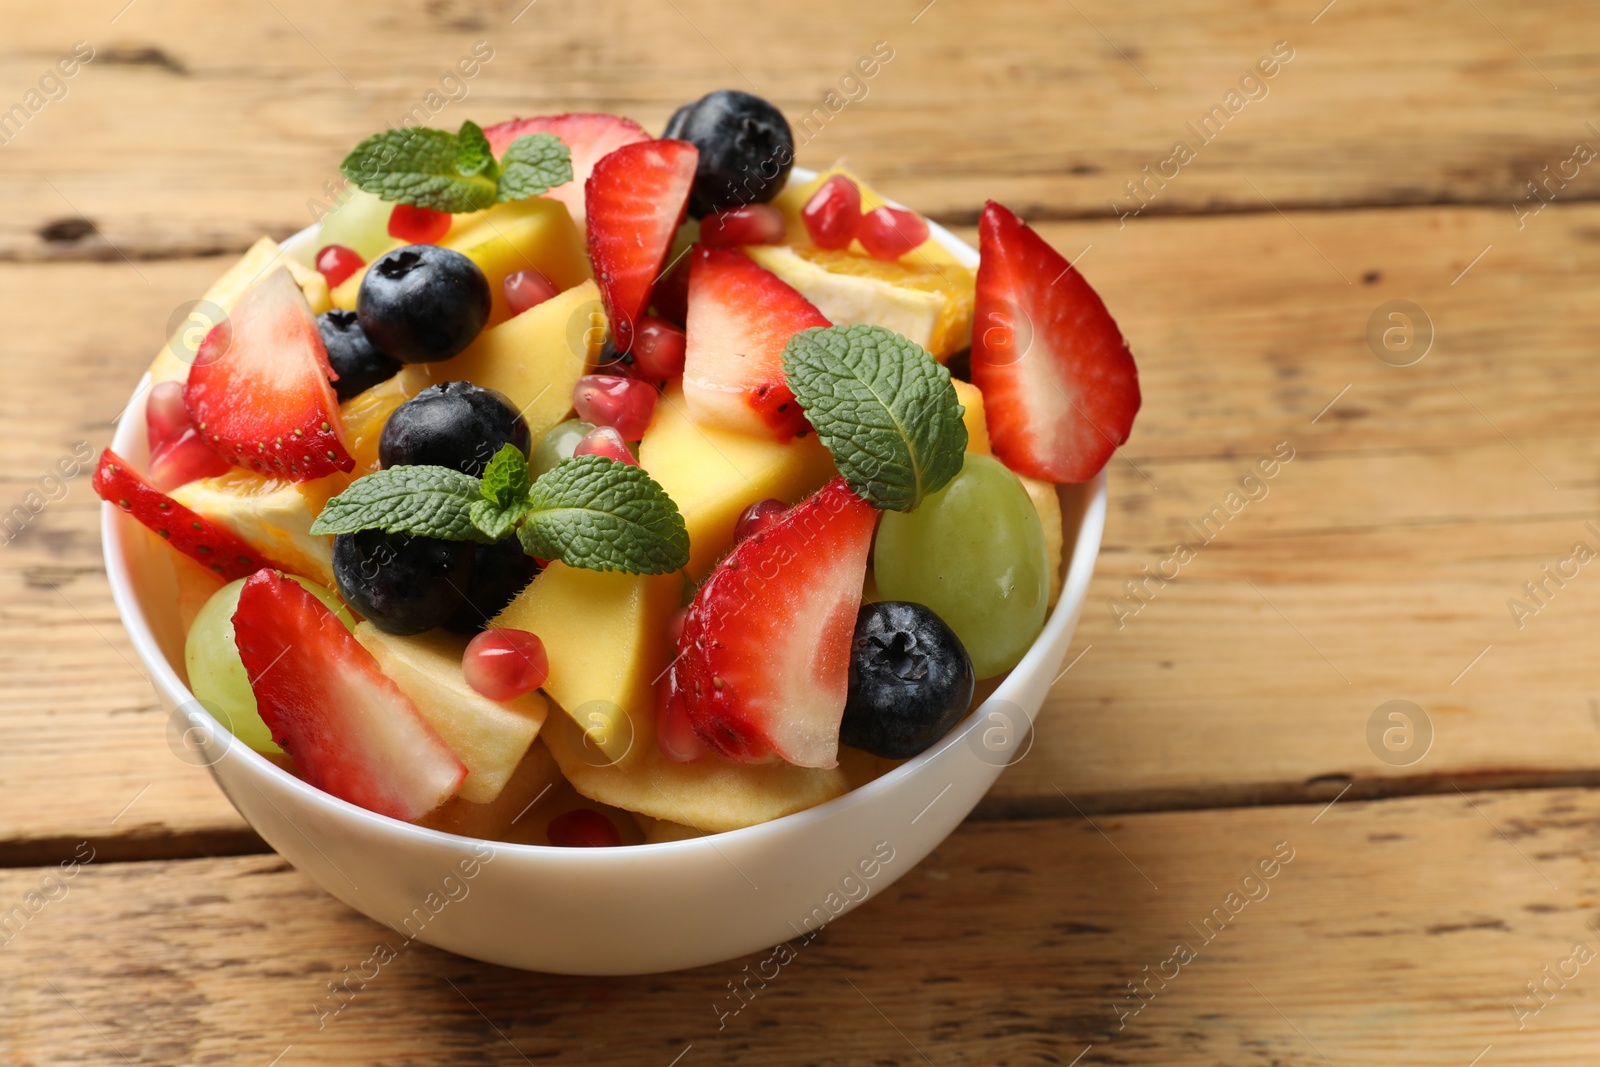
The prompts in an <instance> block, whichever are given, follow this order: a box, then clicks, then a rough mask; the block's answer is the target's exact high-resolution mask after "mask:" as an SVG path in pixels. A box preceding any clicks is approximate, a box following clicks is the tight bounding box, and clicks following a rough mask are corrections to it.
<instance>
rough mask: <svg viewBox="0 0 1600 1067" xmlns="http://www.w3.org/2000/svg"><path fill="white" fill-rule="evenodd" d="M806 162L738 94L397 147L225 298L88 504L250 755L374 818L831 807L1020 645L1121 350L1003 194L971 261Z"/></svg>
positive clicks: (650, 835) (715, 828)
mask: <svg viewBox="0 0 1600 1067" xmlns="http://www.w3.org/2000/svg"><path fill="white" fill-rule="evenodd" d="M793 156H794V139H793V135H792V131H791V129H790V127H789V124H788V123H787V121H786V120H785V119H784V117H783V115H782V114H781V113H780V112H779V111H778V110H777V109H776V108H774V107H773V106H772V105H771V104H769V103H767V102H766V101H764V100H762V99H760V98H759V97H756V96H752V95H750V94H748V93H742V92H733V91H718V92H713V93H710V94H709V95H707V96H705V97H703V98H702V99H700V100H697V101H693V102H691V103H688V104H685V105H684V106H683V107H682V108H680V109H678V111H677V112H676V113H675V114H674V115H673V116H672V118H671V120H670V122H669V123H668V124H667V126H666V129H665V130H664V132H663V135H662V136H661V137H654V136H652V135H651V134H649V133H648V132H646V131H645V130H644V129H642V128H641V127H640V126H638V125H637V124H635V123H633V122H631V121H629V120H628V119H625V118H620V117H617V116H612V115H601V114H566V115H554V116H542V117H536V118H520V119H512V120H509V121H506V122H501V123H499V124H497V125H492V126H488V127H486V128H485V127H479V126H478V125H476V124H475V123H472V122H467V123H464V124H463V125H462V126H461V128H460V129H459V130H457V131H454V132H451V131H448V130H435V129H424V128H406V129H390V130H387V131H384V132H383V133H379V134H377V135H375V136H373V137H370V138H368V139H367V140H365V141H363V142H362V143H361V144H359V145H358V146H356V147H355V148H354V149H353V150H352V151H351V152H350V154H349V156H348V157H347V158H346V159H345V160H344V163H343V166H342V171H343V174H344V175H345V177H346V178H347V179H348V182H349V187H348V189H347V191H346V193H345V194H344V195H343V196H342V197H341V198H340V199H339V200H338V201H337V202H336V206H335V208H334V210H333V211H332V212H331V213H330V214H329V215H328V216H327V217H326V218H324V219H323V220H321V222H320V225H319V226H318V227H317V229H316V230H315V232H314V236H313V239H312V240H311V242H310V244H309V245H307V246H306V247H305V251H304V252H303V253H299V252H296V253H289V252H286V251H285V250H283V249H281V248H280V247H279V246H277V245H276V244H275V243H273V242H271V241H269V240H265V239H263V240H262V241H261V242H260V243H259V244H258V245H257V246H256V247H254V248H252V249H251V250H250V251H249V252H248V253H247V254H246V255H245V257H244V258H243V260H241V261H240V262H239V263H238V264H236V265H235V266H234V267H233V268H232V269H231V270H229V271H228V272H227V273H226V274H225V275H224V276H223V278H222V279H220V280H219V281H218V282H217V284H216V285H215V286H214V287H213V289H212V290H211V292H210V293H208V294H207V300H208V301H209V302H210V304H212V305H214V306H216V307H217V308H219V309H221V311H223V312H225V315H224V316H223V317H221V321H220V322H218V323H217V324H216V325H215V326H213V327H212V328H210V329H209V331H207V332H205V333H204V334H203V336H201V337H199V338H194V337H191V336H187V335H184V334H181V333H180V334H179V335H178V336H175V337H174V338H173V339H172V340H171V341H170V342H169V343H168V344H167V345H166V346H165V347H164V348H163V349H162V352H161V354H160V355H158V357H157V359H156V362H155V364H154V365H153V366H152V367H151V372H150V376H149V382H150V384H149V387H148V390H147V392H146V394H145V414H146V423H147V429H148V438H149V445H150V452H149V460H148V462H147V463H145V464H143V469H138V467H136V466H135V465H134V464H130V463H129V462H127V461H126V460H124V459H123V458H122V457H120V456H118V455H117V454H115V453H113V452H111V451H109V450H108V451H107V452H106V453H105V454H104V455H103V456H102V457H101V460H100V464H99V467H98V470H97V472H96V475H95V479H94V484H95V487H96V489H97V491H98V492H99V493H100V495H101V496H102V497H104V498H105V499H106V500H107V501H109V502H110V503H111V504H113V505H114V506H115V507H117V508H119V509H121V510H122V511H123V512H126V513H127V514H128V515H130V516H131V517H132V518H133V519H135V520H137V521H138V522H140V523H142V524H143V525H144V526H146V527H148V529H149V531H150V532H151V536H152V537H157V538H160V539H162V540H164V541H165V542H166V543H167V545H168V546H170V547H171V548H172V549H174V550H176V551H175V552H173V553H170V554H167V555H166V556H163V557H161V558H166V559H170V560H171V563H172V566H173V567H174V569H175V573H176V576H177V588H178V590H179V597H178V611H179V614H180V616H181V621H182V623H183V625H184V626H185V628H186V633H187V642H186V646H185V654H184V664H183V666H184V669H185V670H186V673H187V680H188V683H189V686H190V688H191V689H192V691H193V693H194V695H195V697H196V699H197V700H198V701H200V703H201V704H202V705H204V706H205V707H206V708H207V709H208V710H209V711H210V712H211V714H212V715H213V716H214V717H215V718H216V719H217V720H218V721H219V722H220V723H221V724H222V725H223V726H224V727H225V728H226V729H227V731H228V732H229V734H230V735H231V739H232V742H234V743H238V744H242V745H246V746H249V747H250V748H251V749H254V750H256V751H257V752H259V753H261V754H263V755H265V756H266V757H267V758H268V759H270V760H272V761H274V762H275V763H277V764H278V765H279V766H280V767H281V768H283V770H284V771H285V772H287V773H292V774H295V775H297V776H299V777H300V778H302V779H303V780H304V781H306V782H308V783H310V784H311V785H313V786H315V787H317V788H319V789H322V790H325V791H326V792H328V793H330V794H333V795H334V796H337V797H339V798H341V799H343V800H345V801H348V802H350V803H352V804H356V805H359V806H361V807H363V808H366V809H369V810H371V811H374V812H377V813H380V814H382V815H386V816H389V817H392V818H395V819H400V820H405V821H410V822H417V823H421V824H423V825H426V826H430V827H434V828H438V829H444V830H449V831H452V832H455V833H461V834H467V835H472V836H478V837H485V838H491V839H497V840H508V841H523V842H532V843H539V844H554V845H567V846H573V847H594V846H616V845H625V844H633V843H639V842H654V841H666V840H673V839H678V838H683V837H690V836H697V835H701V834H707V833H717V832H722V831H727V830H732V829H737V828H739V827H744V826H750V825H754V824H757V823H761V822H764V821H767V820H770V819H774V818H778V817H781V816H783V815H787V814H790V813H793V812H796V811H799V810H802V809H804V808H807V807H810V806H812V805H815V804H818V803H821V802H824V801H826V800H829V799H831V798H833V797H837V796H839V795H841V794H842V793H844V792H846V791H848V790H849V789H851V788H854V787H856V786H859V785H861V784H862V783H863V782H865V781H868V780H870V779H871V778H873V777H875V776H876V775H879V774H882V773H884V772H885V771H886V770H888V769H890V768H892V767H894V766H896V765H897V763H898V762H899V761H902V760H906V759H909V758H911V757H913V756H916V755H917V754H918V753H920V752H923V751H925V750H927V749H928V748H929V747H930V746H932V745H934V744H936V743H937V742H938V741H939V740H940V739H941V738H942V737H944V736H945V735H946V733H947V732H948V731H950V730H951V729H952V728H953V727H954V726H955V725H956V724H957V723H958V722H960V721H961V720H962V719H964V718H965V717H966V716H967V714H968V713H969V711H970V710H971V709H972V707H973V706H974V704H975V694H978V693H982V692H987V691H988V690H989V688H990V687H991V686H992V684H993V683H994V681H996V680H998V679H999V678H1001V677H1002V676H1004V675H1005V674H1006V672H1008V671H1009V670H1011V669H1012V668H1013V667H1014V666H1015V665H1016V664H1017V662H1018V661H1019V660H1020V659H1021V658H1022V656H1023V654H1024V653H1025V652H1026V651H1027V650H1028V649H1029V647H1030V646H1031V645H1032V644H1033V643H1034V641H1035V640H1036V638H1037V637H1038V635H1039V633H1040V631H1041V629H1042V627H1043V625H1044V621H1045V617H1046V614H1047V612H1048V610H1049V608H1050V606H1051V605H1052V604H1053V603H1054V601H1055V598H1056V597H1057V595H1058V594H1059V589H1060V584H1061V578H1062V558H1061V557H1062V516H1061V506H1060V500H1059V496H1058V493H1057V488H1056V487H1057V486H1058V485H1061V484H1065V483H1074V482H1083V481H1086V480H1088V479H1090V478H1093V477H1094V476H1095V475H1096V474H1097V473H1098V472H1099V471H1100V469H1101V467H1103V466H1104V465H1105V463H1106V461H1107V459H1108V458H1109V457H1110V455H1111V453H1112V451H1113V450H1114V449H1115V448H1116V447H1117V446H1118V445H1120V444H1121V443H1123V442H1124V441H1125V440H1126V439H1127V437H1128V434H1129V431H1130V429H1131V427H1132V424H1133V419H1134V416H1135V414H1136V413H1137V411H1138V408H1139V402H1140V397H1139V384H1138V376H1137V372H1136V370H1135V367H1134V362H1133V357H1132V355H1131V354H1130V353H1129V350H1128V346H1127V344H1126V343H1125V342H1124V340H1123V337H1122V334H1121V333H1120V331H1119V330H1118V328H1117V326H1116V324H1115V323H1114V322H1113V321H1112V319H1111V316H1110V315H1109V314H1108V313H1107V311H1106V308H1105V306H1104V304H1103V303H1102V302H1101V300H1100V298H1099V297H1098V296H1097V295H1096V294H1095V292H1094V290H1093V289H1091V288H1090V286H1089V283H1088V282H1087V281H1086V280H1085V279H1084V277H1083V275H1082V274H1080V273H1079V272H1078V271H1077V270H1075V269H1074V268H1073V267H1072V266H1071V264H1069V263H1068V262H1067V261H1066V260H1065V259H1064V258H1063V257H1062V256H1061V255H1060V254H1059V253H1058V252H1057V251H1056V250H1054V249H1053V248H1051V247H1050V246H1049V245H1048V244H1047V243H1046V242H1045V241H1044V240H1043V239H1042V238H1041V237H1040V236H1039V235H1038V234H1037V233H1036V232H1035V231H1034V230H1032V229H1030V228H1029V227H1028V226H1027V225H1026V224H1025V223H1024V222H1023V221H1022V220H1021V219H1019V218H1018V217H1017V216H1016V215H1015V214H1013V213H1012V212H1011V211H1009V210H1007V209H1006V208H1005V207H1003V206H1002V205H1000V204H998V203H994V202H992V201H991V202H989V203H988V204H987V205H985V207H984V208H983V212H982V216H981V221H980V225H979V249H978V251H979V263H978V266H977V268H976V270H975V271H974V270H972V269H969V268H968V267H967V266H966V265H964V263H963V261H962V259H961V258H960V257H958V256H957V255H956V254H955V253H954V252H952V251H951V249H950V248H948V247H947V246H946V245H944V244H942V243H941V242H940V241H939V240H937V239H936V238H934V237H933V236H932V235H931V231H930V226H929V223H928V222H927V220H926V219H924V218H923V217H922V216H920V215H918V214H917V213H915V212H913V211H910V210H907V209H905V208H902V207H899V206H897V205H894V204H891V203H889V202H887V201H885V200H884V199H882V198H881V197H880V196H879V195H878V194H877V193H876V192H874V191H873V190H872V189H871V188H870V187H869V186H868V185H867V184H866V183H865V182H863V181H862V180H861V179H860V178H859V177H857V176H856V175H854V174H851V173H850V172H848V171H846V170H844V169H841V168H833V169H830V170H828V171H826V172H824V173H822V174H820V175H817V176H816V177H815V178H813V179H812V180H809V181H800V180H798V179H796V180H791V174H790V171H791V163H792V160H793ZM298 244H299V242H295V243H294V244H293V245H291V247H295V246H297V245H298Z"/></svg>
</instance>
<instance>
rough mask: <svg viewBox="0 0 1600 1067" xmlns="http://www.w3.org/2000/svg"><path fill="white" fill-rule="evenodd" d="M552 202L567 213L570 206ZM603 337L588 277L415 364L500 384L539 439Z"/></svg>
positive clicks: (437, 376) (564, 408)
mask: <svg viewBox="0 0 1600 1067" xmlns="http://www.w3.org/2000/svg"><path fill="white" fill-rule="evenodd" d="M550 203H553V204H555V207H556V209H557V210H559V211H561V212H562V215H563V216H565V214H566V208H564V207H562V206H561V204H559V203H556V202H555V201H550ZM604 342H605V311H604V309H603V308H602V307H601V305H600V290H599V289H598V288H596V287H595V284H594V282H592V281H586V282H584V283H582V284H581V285H577V286H574V287H573V288H571V289H568V290H567V291H566V292H564V293H560V294H559V295H557V296H553V297H551V298H550V299H549V300H546V301H545V302H544V303H542V304H540V305H539V306H537V307H535V308H531V309H529V310H528V311H524V312H523V313H522V314H520V315H518V316H517V317H516V318H513V319H507V320H506V321H505V322H503V323H501V324H500V325H499V326H495V327H492V328H490V329H487V330H485V331H483V333H481V334H479V335H478V339H477V340H476V341H474V342H472V344H471V346H469V347H468V348H467V350H466V351H465V352H463V353H461V354H460V355H459V356H456V357H455V358H454V359H447V360H444V361H443V362H441V363H427V364H417V366H419V367H425V368H426V370H427V373H428V377H429V380H430V381H432V382H450V381H468V382H471V383H473V384H474V385H481V386H483V387H484V388H485V389H498V390H499V391H500V392H502V393H504V394H505V395H506V396H507V397H509V398H510V400H511V402H512V403H513V404H515V405H516V406H517V407H518V409H519V410H521V412H522V417H523V418H525V419H527V420H528V432H529V433H530V434H532V437H533V440H534V441H538V440H539V438H541V437H543V436H544V435H545V433H546V432H548V431H549V430H550V428H551V427H552V426H554V425H555V424H556V423H558V422H560V421H561V420H562V419H564V418H566V417H567V412H568V411H570V410H572V389H573V387H574V386H576V385H577V384H578V379H579V378H581V377H582V376H583V373H584V368H585V366H586V365H587V364H588V363H589V361H590V360H592V359H594V358H595V357H597V356H598V355H599V354H600V346H601V345H602V344H603V343H604Z"/></svg>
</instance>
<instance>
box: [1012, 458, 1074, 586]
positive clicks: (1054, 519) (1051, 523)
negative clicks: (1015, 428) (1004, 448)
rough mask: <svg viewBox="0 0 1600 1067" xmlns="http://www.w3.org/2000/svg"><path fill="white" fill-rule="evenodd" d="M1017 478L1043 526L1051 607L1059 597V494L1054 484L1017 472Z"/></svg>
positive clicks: (1060, 532) (1060, 544)
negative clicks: (1048, 564)
mask: <svg viewBox="0 0 1600 1067" xmlns="http://www.w3.org/2000/svg"><path fill="white" fill-rule="evenodd" d="M1012 473H1013V474H1015V473H1016V472H1015V471H1013V472H1012ZM1017 480H1018V481H1020V482H1021V483H1022V488H1024V489H1026V490H1027V491H1028V499H1029V500H1032V501H1033V510H1035V511H1037V512H1038V513H1039V524H1040V525H1041V526H1043V527H1044V554H1045V558H1046V559H1048V560H1049V561H1050V606H1051V607H1052V608H1053V607H1055V606H1056V601H1057V600H1058V599H1060V597H1061V550H1062V529H1061V495H1060V493H1058V492H1057V491H1056V487H1055V486H1054V485H1052V484H1050V483H1049V482H1045V481H1040V480H1039V479H1038V478H1029V477H1028V476H1027V475H1025V474H1018V475H1017Z"/></svg>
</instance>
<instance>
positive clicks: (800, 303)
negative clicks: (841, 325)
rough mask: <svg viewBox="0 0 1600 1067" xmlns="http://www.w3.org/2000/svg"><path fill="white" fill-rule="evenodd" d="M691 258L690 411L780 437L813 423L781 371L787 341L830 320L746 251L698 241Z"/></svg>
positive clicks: (686, 378) (715, 422)
mask: <svg viewBox="0 0 1600 1067" xmlns="http://www.w3.org/2000/svg"><path fill="white" fill-rule="evenodd" d="M692 258H693V260H694V266H693V267H692V269H691V270H690V272H689V316H688V324H687V332H688V342H687V344H688V348H687V352H686V355H685V361H684V368H683V396H684V402H685V403H686V404H687V405H688V407H689V414H690V415H692V416H693V417H694V419H695V421H696V422H700V423H703V424H707V425H712V426H721V427H725V428H727V429H730V430H742V431H744V432H745V433H755V434H763V435H765V436H769V437H776V438H777V439H778V440H780V441H787V440H788V439H789V438H791V437H793V436H794V435H795V434H798V433H802V432H804V431H806V430H808V429H810V426H809V425H808V424H807V422H806V416H805V412H804V411H802V410H801V409H800V405H799V403H797V402H796V401H795V398H794V393H792V392H790V390H789V384H788V380H787V379H786V378H785V377H784V374H783V346H784V345H786V344H788V343H789V338H791V337H793V336H794V335H795V334H797V333H799V332H800V331H801V330H805V329H809V328H810V327H812V326H828V325H830V323H829V322H828V320H827V319H826V318H824V317H823V314H822V312H820V311H818V310H817V309H816V308H815V307H813V306H812V304H811V301H809V300H807V299H806V298H805V297H803V296H801V295H800V293H799V292H798V291H796V290H795V289H794V288H793V287H791V286H790V285H789V284H788V283H787V282H785V281H784V280H783V279H781V278H779V277H778V276H777V275H776V274H773V273H772V272H771V271H769V270H767V269H766V268H765V267H762V266H760V265H759V264H757V263H756V262H754V261H753V260H751V259H750V258H749V257H748V256H745V255H744V254H743V253H740V252H735V251H732V250H731V249H726V248H707V247H705V246H701V245H697V246H696V247H695V250H694V252H693V253H692Z"/></svg>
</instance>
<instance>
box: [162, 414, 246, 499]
mask: <svg viewBox="0 0 1600 1067" xmlns="http://www.w3.org/2000/svg"><path fill="white" fill-rule="evenodd" d="M232 469H233V464H231V463H229V462H228V461H227V460H225V459H223V458H222V457H221V456H219V455H217V454H216V453H215V452H213V451H212V450H211V446H210V445H208V444H206V442H205V438H203V437H201V436H200V431H199V430H196V429H195V428H194V427H193V426H185V427H184V430H183V433H182V434H180V435H179V436H177V437H173V438H168V439H167V440H165V441H163V442H161V444H160V445H158V446H157V447H156V448H155V450H154V451H152V452H151V453H150V463H149V466H148V467H147V468H146V470H145V477H146V478H147V479H148V480H149V482H150V484H151V485H153V486H155V487H156V488H157V489H159V490H161V491H162V492H163V493H170V492H172V491H173V490H174V489H176V488H178V486H180V485H188V484H189V483H190V482H193V481H197V480H199V479H201V478H215V477H217V476H218V475H219V474H227V473H228V472H229V471H230V470H232Z"/></svg>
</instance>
